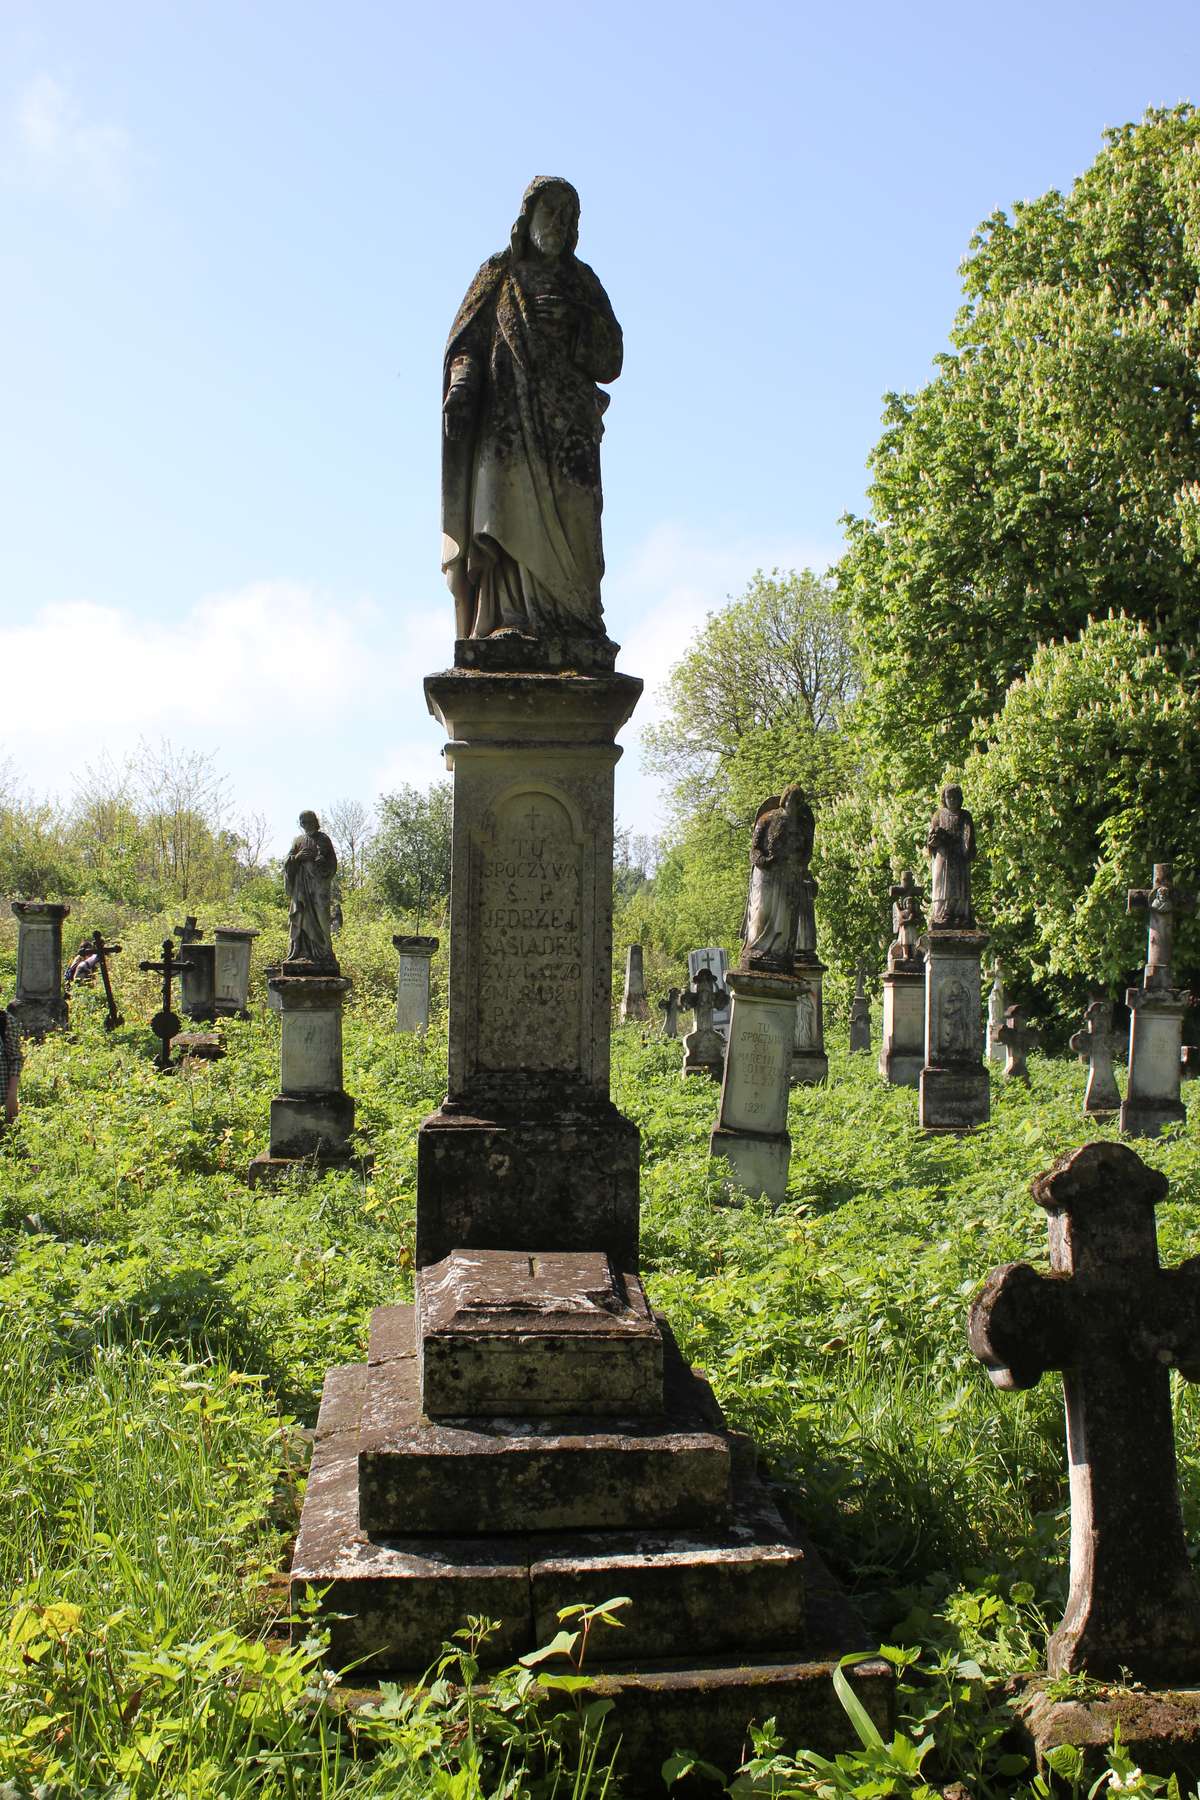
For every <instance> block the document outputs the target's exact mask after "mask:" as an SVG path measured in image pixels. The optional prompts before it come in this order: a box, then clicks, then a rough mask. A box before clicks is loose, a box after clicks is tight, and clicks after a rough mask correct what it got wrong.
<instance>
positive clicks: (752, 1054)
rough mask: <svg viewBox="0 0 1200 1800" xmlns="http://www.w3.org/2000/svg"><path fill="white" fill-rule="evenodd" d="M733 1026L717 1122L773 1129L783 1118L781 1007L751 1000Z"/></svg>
mask: <svg viewBox="0 0 1200 1800" xmlns="http://www.w3.org/2000/svg"><path fill="white" fill-rule="evenodd" d="M736 1025H737V1036H736V1044H735V1045H734V1046H731V1049H730V1057H729V1062H728V1064H727V1065H726V1077H725V1088H726V1091H725V1095H724V1104H723V1106H722V1109H721V1123H722V1125H724V1126H727V1127H728V1126H732V1128H733V1129H734V1130H735V1131H772V1132H774V1131H779V1130H781V1129H782V1126H783V1122H784V1121H785V1120H786V1118H787V1096H788V1074H789V1070H790V1067H791V1056H792V1032H791V1029H790V1026H791V1019H790V1017H789V1016H788V1014H787V1013H786V1012H785V1011H784V1010H783V1009H782V1008H779V1007H774V1006H772V1007H769V1008H768V1007H765V1006H762V1007H756V1006H753V1004H751V1006H748V1007H746V1008H745V1009H744V1015H743V1019H742V1020H737V1021H736Z"/></svg>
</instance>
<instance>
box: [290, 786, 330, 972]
mask: <svg viewBox="0 0 1200 1800" xmlns="http://www.w3.org/2000/svg"><path fill="white" fill-rule="evenodd" d="M299 823H300V836H299V837H298V838H296V840H295V841H294V843H293V844H292V847H291V849H290V850H289V851H288V853H287V856H286V857H285V858H284V863H283V885H284V887H285V889H286V890H287V897H288V927H289V939H288V953H287V960H288V962H290V963H303V964H306V965H308V966H310V967H312V968H313V969H318V970H327V971H328V972H329V973H331V974H334V975H336V974H337V972H338V960H337V957H336V956H335V955H334V953H333V933H332V930H331V926H330V911H331V906H332V897H333V896H332V889H333V877H334V874H335V872H336V870H337V852H336V851H335V850H334V847H333V844H332V843H331V842H330V839H329V838H328V836H327V835H326V833H325V832H323V831H322V830H321V821H320V820H319V819H318V817H317V815H316V813H314V812H302V813H301V814H300V820H299Z"/></svg>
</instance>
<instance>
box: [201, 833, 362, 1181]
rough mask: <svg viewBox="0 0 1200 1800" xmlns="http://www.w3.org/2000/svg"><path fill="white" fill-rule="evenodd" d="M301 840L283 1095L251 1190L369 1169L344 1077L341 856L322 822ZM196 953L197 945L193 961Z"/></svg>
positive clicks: (280, 977)
mask: <svg viewBox="0 0 1200 1800" xmlns="http://www.w3.org/2000/svg"><path fill="white" fill-rule="evenodd" d="M300 825H301V835H300V837H298V838H297V839H296V841H295V843H294V844H293V845H292V848H291V850H290V852H289V853H288V859H287V862H286V863H285V865H284V879H285V883H286V885H287V889H288V896H289V900H290V902H291V904H290V912H289V919H290V927H291V935H290V942H289V945H288V955H287V957H286V958H285V959H284V961H283V962H282V963H281V964H280V965H279V973H278V974H277V975H269V977H268V986H269V989H270V991H271V993H272V995H273V996H274V999H275V1001H276V1003H277V1006H278V1011H279V1013H280V1015H281V1025H282V1029H281V1032H280V1044H279V1064H280V1079H279V1093H278V1094H277V1095H276V1096H275V1098H274V1099H273V1100H272V1101H271V1135H270V1144H269V1147H268V1149H266V1150H265V1151H263V1152H262V1153H261V1154H260V1155H259V1156H256V1157H255V1158H254V1160H253V1161H252V1162H251V1164H250V1169H249V1178H250V1180H251V1182H257V1181H263V1180H267V1179H269V1178H270V1177H272V1176H275V1175H280V1174H284V1173H286V1172H287V1171H288V1170H289V1169H294V1168H296V1167H297V1165H298V1164H301V1163H303V1164H307V1165H308V1166H309V1167H312V1168H338V1167H342V1168H344V1167H345V1166H346V1165H347V1164H348V1163H353V1164H354V1165H355V1166H356V1167H364V1166H366V1164H367V1162H368V1161H369V1158H363V1157H358V1156H356V1155H355V1154H354V1151H353V1149H352V1146H351V1143H350V1134H351V1133H352V1131H353V1130H354V1101H353V1100H352V1099H351V1097H350V1095H349V1094H348V1093H347V1092H346V1090H345V1086H344V1082H343V1077H342V1007H343V1004H344V1002H345V998H346V995H347V994H348V993H349V991H350V988H351V986H352V983H351V982H350V981H349V980H348V979H347V977H346V976H344V975H343V974H342V973H341V970H340V969H339V968H338V963H337V958H336V957H335V956H334V954H333V948H332V943H331V940H330V934H329V884H330V881H331V880H332V875H333V871H334V869H336V867H337V856H336V853H335V851H334V848H333V845H332V844H331V843H330V841H329V839H328V837H327V836H326V834H325V833H324V832H323V831H321V830H320V826H319V822H318V820H317V815H316V814H315V813H310V812H303V813H301V814H300ZM195 948H196V946H195V945H194V944H193V945H190V946H189V948H188V954H189V956H191V955H194V953H195Z"/></svg>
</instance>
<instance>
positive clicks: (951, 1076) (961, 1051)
mask: <svg viewBox="0 0 1200 1800" xmlns="http://www.w3.org/2000/svg"><path fill="white" fill-rule="evenodd" d="M987 941H988V939H987V933H986V932H983V931H960V930H956V929H954V928H953V927H941V928H939V927H937V926H930V929H929V933H928V939H927V942H928V946H929V947H928V951H927V953H926V955H927V961H926V981H925V1063H924V1067H923V1068H922V1070H921V1078H920V1082H919V1087H920V1106H919V1115H918V1116H919V1119H920V1124H921V1129H922V1131H970V1130H971V1128H972V1127H973V1126H975V1125H982V1124H984V1123H986V1121H987V1119H988V1118H989V1117H990V1116H991V1093H990V1090H989V1087H988V1072H987V1068H986V1065H985V1064H984V1061H983V1055H982V1051H983V1030H982V1026H981V1012H982V997H981V994H980V987H981V982H980V973H979V959H980V957H981V955H982V954H983V950H984V947H985V945H986V944H987Z"/></svg>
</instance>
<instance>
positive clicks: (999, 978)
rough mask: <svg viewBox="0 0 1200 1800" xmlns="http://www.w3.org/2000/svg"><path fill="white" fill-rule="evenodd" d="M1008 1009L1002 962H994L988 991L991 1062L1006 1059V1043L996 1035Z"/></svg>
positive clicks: (989, 1059)
mask: <svg viewBox="0 0 1200 1800" xmlns="http://www.w3.org/2000/svg"><path fill="white" fill-rule="evenodd" d="M1007 1010H1008V998H1007V996H1006V994H1005V992H1004V975H1003V971H1002V970H1001V967H1000V964H999V963H998V962H997V963H993V964H992V985H991V989H990V991H989V993H988V1003H987V1018H988V1029H987V1054H988V1061H989V1062H1003V1061H1004V1044H1003V1042H1002V1040H1001V1039H1000V1038H998V1037H997V1036H996V1033H997V1032H998V1031H999V1029H1000V1027H1001V1026H1002V1025H1003V1023H1004V1015H1005V1013H1006V1012H1007Z"/></svg>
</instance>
